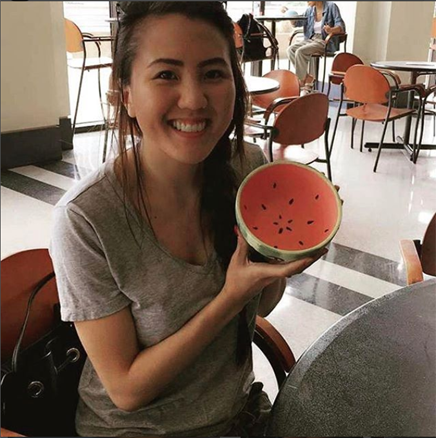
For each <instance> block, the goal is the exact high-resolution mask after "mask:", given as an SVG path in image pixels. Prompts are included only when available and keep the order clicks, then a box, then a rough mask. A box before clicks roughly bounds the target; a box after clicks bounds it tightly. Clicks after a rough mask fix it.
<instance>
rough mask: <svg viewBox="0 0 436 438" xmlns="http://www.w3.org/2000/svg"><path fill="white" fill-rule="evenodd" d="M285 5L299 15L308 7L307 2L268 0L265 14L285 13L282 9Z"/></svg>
mask: <svg viewBox="0 0 436 438" xmlns="http://www.w3.org/2000/svg"><path fill="white" fill-rule="evenodd" d="M283 6H286V7H287V8H288V10H289V11H295V12H297V14H298V15H303V14H304V11H305V10H306V9H307V2H306V1H305V2H286V1H281V2H280V1H266V2H265V15H267V16H268V15H271V16H280V15H283V12H282V11H281V9H282V7H283Z"/></svg>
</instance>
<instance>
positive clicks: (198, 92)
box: [179, 80, 208, 110]
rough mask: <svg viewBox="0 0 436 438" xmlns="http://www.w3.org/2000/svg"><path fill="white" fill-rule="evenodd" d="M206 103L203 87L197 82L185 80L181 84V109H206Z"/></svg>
mask: <svg viewBox="0 0 436 438" xmlns="http://www.w3.org/2000/svg"><path fill="white" fill-rule="evenodd" d="M207 102H208V100H207V96H206V92H205V90H204V86H203V85H202V84H201V83H200V82H199V81H195V80H186V81H184V82H183V83H182V84H181V87H180V98H179V107H180V108H181V109H189V110H199V109H203V108H206V106H207Z"/></svg>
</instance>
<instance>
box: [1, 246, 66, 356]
mask: <svg viewBox="0 0 436 438" xmlns="http://www.w3.org/2000/svg"><path fill="white" fill-rule="evenodd" d="M52 272H53V265H52V262H51V258H50V256H49V253H48V250H47V249H32V250H28V251H22V252H19V253H16V254H13V255H11V256H9V257H7V258H5V259H4V260H2V261H1V290H2V293H1V354H2V362H4V361H5V360H7V359H9V358H10V357H11V356H12V352H13V350H14V347H15V344H16V342H17V340H18V335H19V332H20V329H21V326H22V324H23V321H24V317H25V314H26V309H27V302H28V300H29V297H30V295H31V293H32V292H33V290H34V289H35V287H36V286H37V284H38V283H39V282H40V281H41V280H42V279H44V278H45V277H46V276H47V275H48V274H50V273H52ZM58 302H59V298H58V294H57V288H56V280H55V279H54V278H52V279H51V280H50V281H49V282H48V283H47V284H46V285H45V286H44V287H43V290H41V291H40V292H39V293H38V295H37V296H36V298H35V301H34V302H33V305H32V312H31V316H30V319H29V323H28V328H27V330H26V333H25V336H24V339H23V343H22V347H23V348H25V347H26V346H28V345H31V344H32V343H34V342H35V341H37V340H38V339H39V338H41V337H42V336H43V335H44V334H46V333H47V332H49V331H50V329H51V328H52V327H53V324H54V323H55V317H54V312H53V306H54V304H56V303H58Z"/></svg>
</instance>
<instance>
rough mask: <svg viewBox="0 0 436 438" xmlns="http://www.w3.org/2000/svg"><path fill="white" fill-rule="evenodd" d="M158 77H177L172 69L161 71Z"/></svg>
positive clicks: (166, 78) (168, 78)
mask: <svg viewBox="0 0 436 438" xmlns="http://www.w3.org/2000/svg"><path fill="white" fill-rule="evenodd" d="M156 78H157V79H165V80H167V81H168V80H174V79H177V77H176V75H175V74H174V73H173V72H172V71H170V70H166V71H161V72H160V73H159V74H158V75H157V77H156Z"/></svg>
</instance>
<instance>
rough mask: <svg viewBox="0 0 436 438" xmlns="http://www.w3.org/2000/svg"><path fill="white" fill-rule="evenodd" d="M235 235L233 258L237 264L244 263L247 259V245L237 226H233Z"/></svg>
mask: <svg viewBox="0 0 436 438" xmlns="http://www.w3.org/2000/svg"><path fill="white" fill-rule="evenodd" d="M235 234H236V236H237V238H238V244H237V246H236V250H235V254H234V257H235V258H236V261H237V262H238V263H245V262H246V261H247V258H248V249H249V247H248V243H247V242H246V241H245V239H244V238H243V237H242V235H241V232H240V231H239V228H238V226H237V225H235Z"/></svg>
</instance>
